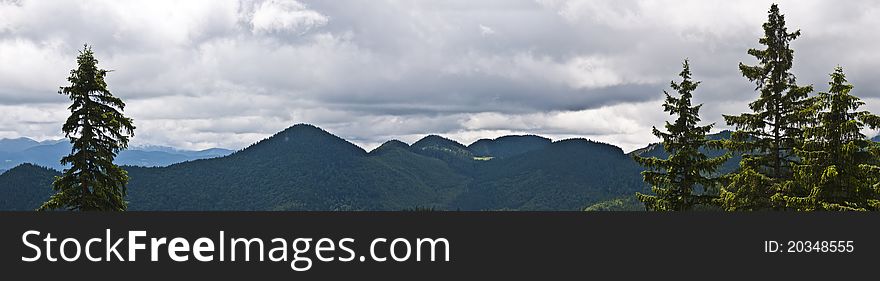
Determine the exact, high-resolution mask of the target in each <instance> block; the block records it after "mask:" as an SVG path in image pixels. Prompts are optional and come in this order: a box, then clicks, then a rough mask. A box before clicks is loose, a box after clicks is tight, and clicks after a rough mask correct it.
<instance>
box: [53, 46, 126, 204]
mask: <svg viewBox="0 0 880 281" xmlns="http://www.w3.org/2000/svg"><path fill="white" fill-rule="evenodd" d="M76 61H77V64H78V67H77V68H76V69H73V70H71V71H70V77H68V78H67V81H69V82H70V85H69V86H66V87H61V89H60V91H59V92H58V93H59V94H63V95H67V96H68V98H70V100H71V102H72V103H71V105H70V107H68V109H70V112H71V115H70V117H68V118H67V121H66V122H65V123H64V125H63V127H62V131H63V132H64V134H65V137H67V138H69V139H70V142H71V144H73V148H72V149H71V152H70V154H69V155H67V156H65V157H63V158H61V164H62V165H68V164H69V165H70V168H68V169H65V170H64V172H63V174H62V175H61V176H60V177H56V178H55V182H53V183H52V188H53V189H54V190H55V191H56V193H55V194H53V195H52V197H50V198H49V200H48V201H46V202H45V203H43V205H42V206H41V207H40V210H54V209H67V210H80V211H92V210H99V211H124V210H125V209H126V206H127V203H126V202H125V193H126V188H125V185H126V183H127V182H128V175H127V173H126V172H125V170H123V169H122V168H120V167H119V166H116V165H115V164H113V159H114V158H115V157H116V154H117V153H119V151H121V150H123V149H125V148H127V146H128V140H129V138H130V137H131V136H132V135H133V133H134V129H135V127H134V125H132V120H131V119H130V118H127V117H125V116H124V115H123V114H122V110H123V109H124V108H125V103H123V102H122V100H121V99H119V98H117V97H115V96H113V95H112V94H111V93H110V91H109V90H108V89H107V83H106V82H105V80H104V77H105V76H106V75H107V72H108V71H107V70H104V69H99V68H98V67H97V64H98V60H97V59H95V56H94V53H93V52H92V49H91V48H90V47H89V46H88V45H86V46H84V47H83V50H82V51H80V54H79V56H78V57H77V59H76Z"/></svg>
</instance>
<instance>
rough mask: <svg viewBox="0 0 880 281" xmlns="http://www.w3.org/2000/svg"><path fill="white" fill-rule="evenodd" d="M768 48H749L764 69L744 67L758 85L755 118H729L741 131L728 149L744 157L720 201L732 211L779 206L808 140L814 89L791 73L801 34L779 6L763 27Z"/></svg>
mask: <svg viewBox="0 0 880 281" xmlns="http://www.w3.org/2000/svg"><path fill="white" fill-rule="evenodd" d="M763 28H764V37H762V38H761V39H760V40H759V41H758V42H759V43H760V44H761V45H764V46H765V48H764V49H749V50H748V54H749V55H752V56H754V57H755V58H756V59H757V61H758V64H757V65H754V66H749V65H745V64H743V63H740V65H739V69H740V71H741V72H742V75H743V76H744V77H746V78H747V79H749V81H752V82H754V83H755V84H756V87H755V90H756V91H758V92H759V97H758V99H757V100H755V101H753V102H751V103H749V108H750V109H751V110H752V112H751V113H743V114H740V115H738V116H730V115H725V116H724V119H725V121H726V122H727V124H728V125H731V126H734V127H735V128H736V131H735V132H733V134H731V139H730V140H729V141H727V142H726V143H725V147H726V148H728V149H729V150H732V151H739V152H742V153H743V159H742V161H741V162H740V168H741V169H740V171H739V172H738V173H735V174H733V175H730V177H729V179H730V184H729V185H728V186H727V187H726V188H723V189H722V191H721V198H720V200H719V202H720V203H721V205H722V206H723V207H724V208H725V209H727V210H758V209H766V208H771V207H774V206H773V205H772V202H771V200H770V197H771V196H773V194H775V193H776V192H777V191H778V188H779V185H780V184H781V183H783V182H785V181H786V180H788V179H791V177H792V166H793V165H794V164H795V163H796V161H797V157H795V154H794V149H795V148H797V147H798V146H799V145H800V144H801V143H802V141H803V127H804V125H805V123H806V122H807V121H808V119H809V110H808V105H809V103H810V101H809V98H808V97H807V96H808V95H809V93H810V92H812V91H813V88H812V86H803V87H802V86H798V85H797V84H796V81H795V76H794V75H793V74H792V73H791V72H790V71H791V67H792V64H793V61H794V51H793V50H792V49H791V46H790V44H791V41H792V40H795V39H796V38H797V37H798V36H800V34H801V33H800V30H798V31H795V32H788V29H787V28H786V27H785V16H784V15H782V14H780V13H779V7H778V6H777V5H776V4H773V5H772V6H771V7H770V12H769V16H768V20H767V22H766V23H764V25H763Z"/></svg>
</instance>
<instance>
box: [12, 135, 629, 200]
mask: <svg viewBox="0 0 880 281" xmlns="http://www.w3.org/2000/svg"><path fill="white" fill-rule="evenodd" d="M513 139H514V138H511V140H513ZM515 139H517V140H520V138H515ZM529 140H535V141H538V142H543V141H541V140H538V139H531V138H530V139H529ZM526 142H528V143H532V142H531V141H526ZM511 144H516V145H511ZM499 147H502V148H503V149H500V150H490V152H491V151H501V153H500V154H494V155H496V156H491V155H493V154H491V153H490V157H495V158H492V159H491V160H486V159H482V158H481V157H478V156H475V155H477V154H475V153H474V152H473V151H472V150H471V149H469V148H468V147H466V146H464V145H462V144H460V143H457V142H455V141H452V140H449V139H446V138H443V137H440V136H428V137H425V138H423V139H421V140H419V141H417V142H416V143H413V145H407V144H406V143H403V142H400V141H389V142H386V143H385V144H383V145H381V146H380V147H378V148H376V149H374V150H373V151H371V152H369V153H368V152H366V151H364V150H363V149H361V148H360V147H358V146H356V145H354V144H352V143H350V142H348V141H345V140H343V139H341V138H339V137H337V136H334V135H332V134H330V133H329V132H326V131H324V130H322V129H320V128H317V127H314V126H311V125H305V124H299V125H295V126H292V127H290V128H288V129H286V130H284V131H282V132H279V133H278V134H275V135H274V136H272V137H269V138H267V139H265V140H262V141H260V142H258V143H255V144H253V145H251V146H250V147H247V148H245V149H243V150H240V151H237V152H234V153H232V154H230V155H227V156H223V157H218V158H211V159H201V160H193V161H187V162H182V163H177V164H173V165H170V166H167V167H134V166H125V167H124V169H126V170H127V171H128V172H129V176H130V178H131V180H130V182H129V185H128V191H129V193H128V196H127V198H126V199H127V200H129V202H130V205H129V208H130V210H405V209H423V208H426V209H436V210H581V209H583V207H584V206H588V205H591V204H595V203H599V202H603V201H607V200H612V199H615V198H620V197H624V196H631V195H632V194H633V193H634V192H635V191H643V190H644V189H645V185H644V183H642V181H641V177H640V175H639V172H640V171H641V167H639V166H638V165H637V164H635V162H634V161H632V159H630V158H629V156H628V155H626V154H624V153H623V151H622V150H621V149H620V148H618V147H615V146H612V145H608V144H603V143H597V142H592V141H588V140H583V139H572V140H563V141H558V142H551V143H549V144H546V145H545V146H544V147H543V148H540V149H538V148H535V147H534V146H531V145H522V146H520V144H519V143H518V142H515V141H513V142H507V141H503V143H502V144H501V145H499ZM517 150H519V151H517ZM481 152H485V151H481ZM481 154H482V153H481ZM499 155H500V156H499ZM7 175H11V176H7ZM54 175H57V172H55V171H51V170H47V169H45V168H41V167H37V166H34V165H28V164H25V165H19V166H17V167H15V168H13V169H11V170H10V171H8V172H7V173H6V174H4V176H3V177H2V178H0V198H6V200H5V201H2V202H4V203H0V210H5V209H33V208H36V207H37V206H39V203H40V202H42V201H41V200H45V198H47V197H48V194H49V193H50V188H49V184H50V183H51V180H52V176H54ZM21 198H28V199H27V200H23V199H21ZM40 198H43V199H41V200H40Z"/></svg>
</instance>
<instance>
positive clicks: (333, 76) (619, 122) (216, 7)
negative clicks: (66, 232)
mask: <svg viewBox="0 0 880 281" xmlns="http://www.w3.org/2000/svg"><path fill="white" fill-rule="evenodd" d="M777 2H779V4H780V8H781V10H782V12H783V13H784V14H785V15H786V20H787V24H788V27H789V29H790V30H796V29H801V30H802V33H803V35H802V36H801V37H800V38H799V39H797V40H795V41H794V43H793V44H792V47H793V48H794V49H795V63H794V65H795V66H794V69H793V72H794V74H795V75H797V77H798V83H800V84H813V85H814V86H815V87H816V89H817V91H825V90H827V88H828V87H827V83H828V82H827V81H828V80H829V77H828V75H829V73H831V72H832V71H833V69H834V67H836V66H838V65H839V66H842V67H843V68H844V70H845V72H846V74H847V77H848V78H849V80H850V82H852V83H853V84H854V85H855V90H854V91H853V94H855V95H857V96H860V97H861V98H863V99H864V100H865V102H866V103H867V104H866V106H865V108H866V109H869V110H872V111H874V112H880V79H878V77H880V52H878V51H877V50H878V49H880V36H878V35H880V1H811V0H797V1H777ZM770 3H771V2H768V1H713V0H710V1H706V0H675V1H649V0H641V1H638V0H630V1H627V0H616V1H591V0H584V1H578V0H480V1H475V0H449V1H415V0H413V1H390V0H370V1H367V0H340V1H304V0H265V1H239V0H211V1H198V0H190V1H162V0H153V1H125V0H123V1H119V0H112V1H111V0H104V1H98V0H96V1H62V0H59V1H52V0H39V1H33V0H12V1H10V0H0V138H13V137H30V138H34V139H37V140H45V139H57V138H61V137H63V134H62V133H61V132H60V128H61V124H62V123H63V122H64V120H65V119H66V118H67V116H68V115H69V112H68V111H67V108H66V107H67V106H68V105H69V104H68V102H69V100H68V99H67V97H66V96H63V95H60V94H58V93H57V92H58V87H60V86H65V85H67V84H68V83H67V81H66V78H67V76H68V75H69V72H70V70H71V69H72V68H74V67H75V58H76V55H77V54H78V53H77V52H78V50H80V49H82V46H83V44H85V43H87V44H89V45H91V46H92V48H93V50H94V51H95V53H96V56H97V58H98V59H99V60H100V63H99V67H101V68H104V69H109V70H113V71H112V72H110V73H109V74H108V77H107V82H108V84H109V87H110V90H111V92H112V93H113V94H114V95H116V96H118V97H120V98H122V99H123V100H124V101H125V102H126V104H127V106H126V108H125V114H126V115H127V116H129V117H131V118H133V119H134V120H135V125H136V126H137V130H136V132H135V137H134V138H133V139H132V145H166V146H172V147H178V148H183V149H205V148H210V147H222V148H231V149H240V148H244V147H246V146H247V145H250V144H252V143H254V142H256V141H259V140H260V139H263V138H266V137H269V136H271V135H272V134H274V133H276V132H279V131H281V130H283V129H285V128H287V127H290V126H292V125H294V124H298V123H309V124H314V125H316V126H319V127H321V128H324V129H325V130H327V131H329V132H331V133H333V134H335V135H338V136H340V137H342V138H345V139H347V140H349V141H351V142H353V143H355V144H358V145H360V146H361V147H363V148H365V149H368V150H369V149H371V148H374V147H376V146H378V145H380V144H381V143H382V142H384V141H387V140H390V139H399V140H402V141H405V142H409V143H412V142H414V141H416V140H418V139H420V138H422V137H424V136H425V135H428V134H438V135H442V136H445V137H448V138H451V139H454V140H457V141H459V142H461V143H464V144H465V145H467V144H469V143H471V142H473V141H475V140H477V139H480V138H495V137H498V136H502V135H509V134H538V135H543V136H547V137H550V138H552V139H555V140H560V139H565V138H573V137H582V138H589V139H593V140H597V141H602V142H607V143H611V144H614V145H617V146H620V147H621V148H623V149H624V150H625V151H631V150H633V149H637V148H640V147H643V146H645V145H646V144H648V143H651V142H656V141H657V138H655V137H654V136H653V135H651V127H652V126H658V127H660V126H662V125H663V122H664V120H669V119H670V117H669V116H668V115H667V114H665V113H664V112H663V111H662V108H661V106H660V105H661V103H662V100H661V99H662V97H663V91H664V90H667V91H671V90H670V89H669V82H670V81H671V80H677V78H678V77H677V75H678V73H679V72H680V70H681V63H682V61H683V60H684V59H686V58H689V59H690V63H691V68H692V71H693V73H694V78H695V79H697V80H700V81H702V84H701V85H700V87H699V88H698V89H697V91H696V92H695V94H694V99H695V102H696V103H703V104H704V106H703V107H702V111H701V115H702V118H703V121H704V122H705V123H713V122H714V123H715V124H716V127H715V128H716V129H715V131H718V130H721V129H726V128H729V127H728V126H726V124H724V121H723V119H722V116H721V115H722V114H739V113H742V112H746V111H747V110H748V108H747V104H748V103H749V102H750V101H752V100H754V99H755V98H756V97H757V93H756V92H755V91H754V87H755V86H754V84H753V83H751V82H749V81H748V80H746V79H745V78H743V77H742V75H741V74H740V73H739V70H738V64H739V63H740V62H743V63H746V64H754V63H755V60H754V58H752V57H750V56H748V55H747V54H746V50H748V49H749V48H757V47H760V45H758V42H757V41H758V38H759V37H760V36H761V35H762V33H763V31H762V29H761V24H762V23H764V22H765V21H766V19H767V11H768V9H769V7H770ZM869 134H870V133H869Z"/></svg>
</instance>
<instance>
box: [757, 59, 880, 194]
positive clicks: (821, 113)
mask: <svg viewBox="0 0 880 281" xmlns="http://www.w3.org/2000/svg"><path fill="white" fill-rule="evenodd" d="M829 85H830V89H829V90H828V92H823V93H819V94H818V96H817V97H816V99H815V104H814V108H815V109H816V114H815V126H813V127H810V128H806V129H805V130H804V136H805V138H806V139H805V143H804V146H803V149H796V151H797V155H798V156H799V157H800V158H801V159H802V160H801V161H802V164H799V165H795V169H794V172H795V175H794V178H795V180H794V181H792V182H790V183H789V184H787V185H786V188H785V189H784V190H783V192H781V193H777V194H776V195H775V196H774V197H773V200H774V201H778V202H779V203H780V204H784V205H785V206H786V207H788V208H791V209H796V210H803V211H815V210H850V211H868V210H880V187H878V182H880V181H878V179H880V166H878V163H877V160H876V158H875V156H874V155H872V152H875V153H876V152H877V144H875V143H874V142H873V141H871V140H868V139H866V138H865V135H863V134H862V133H861V130H862V129H863V128H865V127H866V126H867V127H869V128H872V129H876V128H878V127H880V117H878V116H877V115H874V114H871V113H870V112H867V111H858V109H859V107H861V106H862V105H864V104H865V103H864V102H862V101H861V100H860V99H859V98H858V97H856V96H853V95H851V94H850V91H851V90H852V88H853V86H852V85H851V84H848V83H847V81H846V76H845V75H844V73H843V69H842V68H840V67H837V68H836V69H835V71H834V73H832V74H831V82H829Z"/></svg>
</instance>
